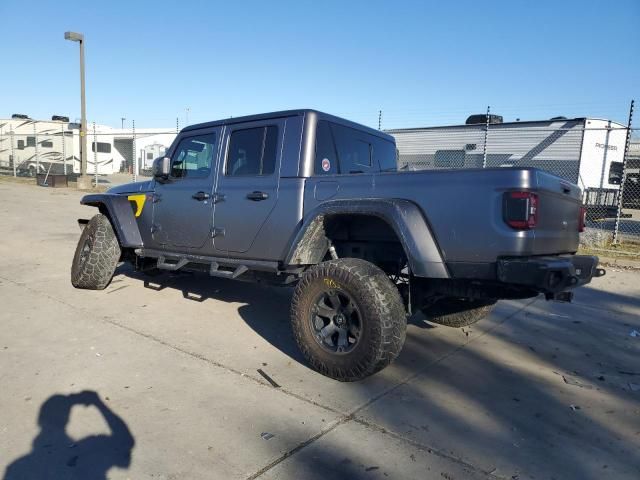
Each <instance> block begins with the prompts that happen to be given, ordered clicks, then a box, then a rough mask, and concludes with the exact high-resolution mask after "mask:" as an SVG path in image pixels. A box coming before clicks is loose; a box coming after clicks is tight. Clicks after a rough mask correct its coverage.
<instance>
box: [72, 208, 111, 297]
mask: <svg viewBox="0 0 640 480" xmlns="http://www.w3.org/2000/svg"><path fill="white" fill-rule="evenodd" d="M119 259H120V244H119V243H118V239H117V237H116V234H115V232H114V231H113V227H112V226H111V222H110V221H109V219H108V218H107V217H106V216H104V215H102V214H98V215H95V216H94V217H93V218H92V219H91V220H90V221H89V223H88V224H87V226H86V227H84V230H82V234H81V235H80V240H78V246H77V247H76V253H75V255H74V256H73V264H72V265H71V284H72V285H73V286H74V287H76V288H85V289H87V290H103V289H104V288H106V287H107V285H109V283H111V279H112V278H113V272H114V271H115V269H116V266H117V264H118V260H119Z"/></svg>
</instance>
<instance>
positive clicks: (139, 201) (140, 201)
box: [127, 193, 147, 218]
mask: <svg viewBox="0 0 640 480" xmlns="http://www.w3.org/2000/svg"><path fill="white" fill-rule="evenodd" d="M146 199H147V195H146V194H144V193H140V194H138V195H129V196H128V197H127V200H129V201H130V202H135V204H136V211H135V213H134V215H135V216H136V218H137V217H139V216H140V214H141V213H142V207H144V202H145V200H146Z"/></svg>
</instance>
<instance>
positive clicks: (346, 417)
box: [0, 276, 538, 480]
mask: <svg viewBox="0 0 640 480" xmlns="http://www.w3.org/2000/svg"><path fill="white" fill-rule="evenodd" d="M0 279H2V280H5V281H7V282H10V283H12V284H14V285H16V286H19V287H22V288H25V289H27V290H29V291H30V292H34V293H36V292H37V293H38V294H39V295H44V296H46V297H47V298H49V299H51V300H53V301H55V302H58V303H60V304H62V305H65V306H67V307H69V308H71V309H73V310H76V311H79V312H85V313H88V312H89V311H88V310H87V309H85V308H82V307H78V306H76V305H73V304H71V303H69V302H66V301H64V300H62V299H60V298H57V297H54V296H53V295H50V294H48V293H43V292H41V291H37V290H35V289H33V288H31V287H30V286H29V285H27V284H26V283H23V282H16V281H14V280H12V279H9V278H6V277H3V276H0ZM537 300H538V298H537V297H536V298H534V299H533V300H531V301H529V302H528V303H526V304H525V305H524V306H522V307H521V308H519V309H517V310H516V311H515V312H512V313H510V314H508V315H507V316H505V317H504V318H503V319H502V320H501V321H500V322H497V323H496V324H495V325H493V326H492V327H491V328H489V329H487V330H486V331H484V332H482V333H480V334H478V335H475V336H473V337H469V338H468V339H467V341H465V342H464V343H462V344H461V345H459V346H458V347H456V348H454V349H453V350H451V351H449V352H447V353H445V354H444V355H442V356H440V357H438V358H437V359H435V360H434V361H432V362H431V363H428V364H427V365H425V366H423V367H422V368H420V369H419V370H417V371H416V372H414V373H412V374H410V375H407V376H405V377H404V378H403V379H401V380H399V381H397V382H395V383H394V384H393V385H391V386H389V387H388V388H386V389H384V390H383V391H382V392H380V393H378V394H377V395H375V396H373V397H372V398H370V399H369V400H367V401H366V402H364V403H362V404H360V405H358V406H356V407H354V408H353V409H352V410H351V411H350V412H349V413H346V414H345V413H344V412H341V411H340V410H337V409H335V408H332V407H329V406H327V405H323V404H321V403H318V402H316V401H314V400H311V399H309V398H306V397H304V396H302V395H299V394H297V393H295V392H291V391H289V390H287V389H286V388H277V389H274V388H273V387H271V386H270V385H268V384H267V383H266V382H264V381H262V380H261V379H258V378H255V377H253V376H251V375H248V374H246V373H244V372H242V371H240V370H237V369H235V368H233V367H229V366H227V365H224V364H222V363H220V362H217V361H215V360H212V359H210V358H208V357H206V356H205V355H202V354H200V353H197V352H192V351H190V350H187V349H184V348H182V347H179V346H177V345H173V344H171V343H169V342H167V341H165V340H163V339H161V338H159V337H156V336H154V335H151V334H148V333H145V332H141V331H139V330H136V329H134V328H132V327H130V326H128V325H124V324H121V323H119V322H116V321H115V320H113V319H111V318H109V317H106V316H100V317H97V318H98V319H99V320H100V321H102V322H103V323H107V324H109V325H113V326H115V327H118V328H121V329H123V330H126V331H128V332H130V333H133V334H135V335H138V336H141V337H143V338H145V339H147V340H151V341H153V342H155V343H158V344H160V345H163V346H165V347H168V348H170V349H172V350H174V351H175V352H178V353H181V354H183V355H187V356H190V357H192V358H195V359H198V360H201V361H203V362H206V363H208V364H209V365H212V366H214V367H216V368H220V369H222V370H225V371H227V372H229V373H233V374H235V375H238V376H240V377H243V378H246V379H248V380H251V381H253V382H254V383H257V384H258V385H260V386H262V387H265V388H269V389H270V390H274V391H279V392H281V393H283V394H285V395H288V396H290V397H293V398H296V399H297V400H300V401H302V402H304V403H307V404H309V405H313V406H315V407H318V408H321V409H323V410H326V411H328V412H330V413H333V414H335V415H339V416H340V417H339V418H338V419H337V420H334V421H333V422H329V424H328V425H327V427H326V428H323V429H322V430H320V432H318V433H317V434H315V435H313V436H311V437H309V438H308V439H306V440H304V441H303V442H300V443H299V444H298V445H296V446H295V447H293V448H292V449H290V450H288V451H286V452H285V453H284V454H282V455H281V456H280V457H278V458H277V459H275V460H274V461H272V462H271V463H269V464H268V465H265V466H264V467H262V468H261V469H260V470H258V471H257V472H255V473H253V474H251V475H250V476H248V477H247V480H255V479H257V478H259V477H260V476H262V475H263V474H265V473H266V472H268V471H269V470H271V469H272V468H274V467H275V466H277V465H278V464H280V463H282V462H283V461H284V460H286V459H287V458H289V457H291V456H293V455H295V454H296V453H298V452H299V451H300V450H302V449H304V448H305V447H307V446H309V445H311V444H312V443H314V442H315V441H317V440H319V439H320V438H322V437H324V436H325V435H326V434H328V433H330V432H332V431H333V430H335V429H336V428H338V427H339V426H341V425H344V424H347V423H348V422H350V421H354V422H356V423H359V424H361V425H364V426H367V427H369V428H372V429H375V430H376V431H378V432H380V433H383V434H385V435H389V436H391V437H393V438H395V439H396V440H399V441H402V442H405V443H408V444H410V445H412V446H413V447H415V448H418V449H420V450H423V451H427V452H429V453H433V454H435V455H438V456H439V457H441V458H445V459H447V460H450V461H452V462H454V463H456V464H458V465H460V466H463V467H465V468H468V469H469V470H472V471H474V472H477V473H481V474H483V475H488V476H490V477H491V478H496V479H500V478H502V477H498V476H496V475H493V474H492V473H491V472H487V471H485V470H483V469H481V468H479V467H477V466H475V465H473V464H470V463H467V462H465V461H464V460H462V459H460V458H458V457H455V456H452V455H449V454H446V453H444V452H442V451H440V450H438V449H437V448H434V447H431V446H428V445H423V444H421V443H418V442H415V441H413V440H410V439H408V438H406V437H403V436H401V435H398V434H396V433H394V432H391V431H389V430H387V429H385V428H383V427H381V426H379V425H376V424H375V423H371V422H368V421H366V420H364V419H362V418H356V415H357V414H358V412H360V411H362V410H364V409H365V408H367V407H369V406H370V405H372V404H374V403H375V402H377V401H378V400H380V399H382V398H383V397H385V396H387V395H388V394H390V393H392V392H393V391H395V390H397V389H398V388H400V387H402V386H403V385H406V384H407V383H409V382H410V381H412V380H413V379H415V378H417V377H418V376H420V375H422V374H423V373H425V372H426V371H427V370H428V369H429V368H431V367H433V366H434V365H437V364H439V363H441V362H442V361H444V360H446V359H448V358H449V357H451V356H453V355H456V354H457V353H458V352H459V351H461V350H462V349H464V348H465V347H466V346H467V345H469V344H470V343H471V342H473V341H475V340H476V339H479V338H482V337H483V336H485V335H487V334H488V333H491V332H492V331H494V330H495V329H496V328H498V327H500V326H501V325H503V324H504V323H505V322H507V321H508V320H510V319H511V318H513V317H514V316H516V315H517V314H519V313H520V312H522V311H523V310H525V309H527V308H528V307H529V306H530V305H532V304H533V303H534V302H536V301H537ZM90 318H96V317H90Z"/></svg>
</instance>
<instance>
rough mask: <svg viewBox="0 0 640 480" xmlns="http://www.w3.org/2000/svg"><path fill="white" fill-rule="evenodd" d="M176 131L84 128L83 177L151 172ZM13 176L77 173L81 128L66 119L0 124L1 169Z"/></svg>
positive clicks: (3, 122)
mask: <svg viewBox="0 0 640 480" xmlns="http://www.w3.org/2000/svg"><path fill="white" fill-rule="evenodd" d="M176 135H177V134H176V131H175V129H168V128H163V129H161V128H146V129H136V133H135V147H134V135H133V131H132V130H131V129H115V128H112V127H109V126H106V125H98V124H96V125H95V135H94V129H93V125H92V124H89V125H88V127H87V137H86V142H87V173H88V174H90V175H93V174H94V173H96V165H97V173H98V175H110V174H113V173H117V172H120V171H122V170H123V169H124V167H125V166H126V167H127V170H129V168H130V167H131V168H132V167H133V166H134V163H135V162H134V148H135V156H136V157H137V158H136V160H137V167H138V173H140V172H142V171H145V170H151V163H152V162H153V159H155V158H157V157H159V156H162V155H164V153H165V151H166V150H167V149H168V148H169V146H170V145H171V143H172V142H173V140H174V139H175V137H176ZM14 164H15V169H16V174H17V175H29V176H33V175H35V174H36V173H47V172H49V173H50V174H79V173H80V125H79V124H78V123H70V122H68V121H57V120H33V119H31V118H11V119H8V120H0V168H1V169H4V170H13V167H14Z"/></svg>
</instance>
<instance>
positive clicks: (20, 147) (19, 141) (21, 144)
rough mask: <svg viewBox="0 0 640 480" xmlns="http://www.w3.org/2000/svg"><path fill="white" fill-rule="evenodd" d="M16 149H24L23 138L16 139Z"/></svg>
mask: <svg viewBox="0 0 640 480" xmlns="http://www.w3.org/2000/svg"><path fill="white" fill-rule="evenodd" d="M18 150H24V140H18Z"/></svg>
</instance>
